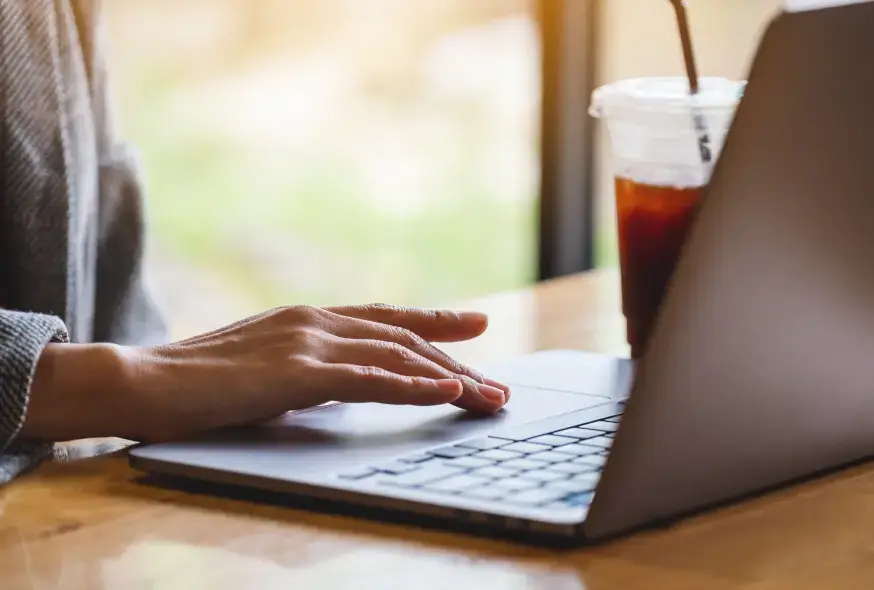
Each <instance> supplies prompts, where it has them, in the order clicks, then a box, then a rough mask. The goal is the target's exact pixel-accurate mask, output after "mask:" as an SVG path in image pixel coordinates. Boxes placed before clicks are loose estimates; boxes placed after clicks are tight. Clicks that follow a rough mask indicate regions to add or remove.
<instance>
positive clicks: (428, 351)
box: [331, 318, 510, 411]
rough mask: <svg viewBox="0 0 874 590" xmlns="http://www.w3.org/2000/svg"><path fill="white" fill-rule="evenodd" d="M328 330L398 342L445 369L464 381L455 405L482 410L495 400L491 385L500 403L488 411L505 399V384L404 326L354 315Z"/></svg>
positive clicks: (508, 389) (343, 335) (338, 333)
mask: <svg viewBox="0 0 874 590" xmlns="http://www.w3.org/2000/svg"><path fill="white" fill-rule="evenodd" d="M331 329H332V331H333V332H334V333H335V334H336V335H338V336H342V337H343V338H355V339H363V340H379V341H383V342H391V343H394V344H398V345H400V346H402V347H404V348H407V349H409V350H411V351H412V352H414V353H416V354H417V355H418V356H420V357H422V358H425V359H427V360H429V361H431V362H433V363H435V364H437V365H439V366H440V367H442V368H444V369H446V370H447V371H449V373H450V374H451V375H453V376H455V377H457V378H461V380H462V383H463V384H464V395H463V396H462V397H461V398H460V399H459V403H458V404H457V405H458V406H459V407H462V408H465V409H477V410H482V409H483V407H482V405H483V401H485V403H487V404H491V403H494V401H495V399H494V398H491V397H490V395H491V393H492V392H491V391H490V390H491V389H494V388H498V389H500V390H501V391H502V392H503V394H504V396H503V399H502V400H500V406H498V407H497V408H493V409H492V410H491V411H497V410H498V409H500V407H502V406H503V405H504V404H505V403H506V401H507V400H508V399H509V392H510V388H509V387H507V386H506V385H502V384H500V383H497V382H495V381H491V380H487V379H485V378H484V377H483V376H482V375H481V374H480V373H479V372H478V371H475V370H473V369H471V368H470V367H466V366H464V365H462V364H461V363H459V362H458V361H456V360H455V359H453V358H452V357H450V356H449V355H448V354H446V353H445V352H443V351H442V350H440V349H439V348H437V347H436V346H434V345H433V344H431V343H430V342H427V341H426V340H425V339H424V338H422V337H421V336H418V335H416V334H414V333H413V332H411V331H409V330H406V329H404V328H398V327H395V326H389V325H386V324H380V323H377V322H370V321H366V320H360V319H356V318H345V319H344V321H342V322H338V323H337V324H336V325H334V326H332V327H331Z"/></svg>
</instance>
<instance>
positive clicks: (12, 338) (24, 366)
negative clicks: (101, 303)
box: [0, 309, 67, 485]
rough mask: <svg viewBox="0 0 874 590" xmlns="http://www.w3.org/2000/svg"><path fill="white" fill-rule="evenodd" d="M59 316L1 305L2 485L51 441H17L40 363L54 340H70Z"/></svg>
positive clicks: (33, 461) (36, 458) (42, 452)
mask: <svg viewBox="0 0 874 590" xmlns="http://www.w3.org/2000/svg"><path fill="white" fill-rule="evenodd" d="M66 341H67V330H66V327H65V326H64V323H63V322H62V321H61V320H60V319H59V318H57V317H53V316H48V315H42V314H36V313H23V312H17V311H7V310H3V309H0V485H3V484H4V483H6V482H8V481H9V480H11V479H12V478H14V477H15V476H16V475H18V474H19V473H21V472H22V471H24V470H26V469H28V468H30V467H31V466H33V465H35V464H36V463H37V462H38V461H39V460H40V459H41V458H43V457H44V456H45V455H46V454H48V453H49V452H50V450H51V446H50V445H36V444H32V443H28V442H25V441H17V440H16V437H17V436H18V432H19V431H20V430H21V426H22V425H23V424H24V417H25V415H26V413H27V405H28V401H29V400H30V386H31V383H32V382H33V376H34V372H35V371H36V364H37V361H38V360H39V357H40V355H41V354H42V351H43V349H44V348H45V347H46V345H47V344H49V343H50V342H66Z"/></svg>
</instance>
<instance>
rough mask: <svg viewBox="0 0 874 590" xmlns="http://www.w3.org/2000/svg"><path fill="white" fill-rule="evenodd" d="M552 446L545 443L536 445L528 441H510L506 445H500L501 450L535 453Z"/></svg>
mask: <svg viewBox="0 0 874 590" xmlns="http://www.w3.org/2000/svg"><path fill="white" fill-rule="evenodd" d="M551 448H552V447H549V446H547V445H537V444H533V443H530V442H515V443H510V444H508V445H507V446H506V447H501V450H502V451H514V452H516V453H526V454H527V453H537V452H539V451H548V450H550V449H551Z"/></svg>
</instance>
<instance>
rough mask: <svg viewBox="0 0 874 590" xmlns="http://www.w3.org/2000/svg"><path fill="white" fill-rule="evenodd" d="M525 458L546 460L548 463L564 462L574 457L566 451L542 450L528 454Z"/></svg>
mask: <svg viewBox="0 0 874 590" xmlns="http://www.w3.org/2000/svg"><path fill="white" fill-rule="evenodd" d="M525 458H526V459H532V460H534V461H544V462H546V463H564V462H566V461H569V460H570V459H571V458H572V457H571V456H570V455H567V454H565V453H556V452H555V451H541V452H540V453H534V454H533V455H528V456H527V457H525Z"/></svg>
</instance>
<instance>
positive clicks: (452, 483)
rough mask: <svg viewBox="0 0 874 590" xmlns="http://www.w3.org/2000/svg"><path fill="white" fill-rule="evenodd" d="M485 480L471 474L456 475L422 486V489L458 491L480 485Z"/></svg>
mask: <svg viewBox="0 0 874 590" xmlns="http://www.w3.org/2000/svg"><path fill="white" fill-rule="evenodd" d="M487 481H488V480H486V479H483V478H482V477H475V476H473V475H456V476H454V477H447V478H445V479H441V480H439V481H437V482H434V483H432V484H428V485H426V486H423V489H426V490H429V491H437V492H460V491H461V490H464V489H466V488H472V487H474V486H480V485H482V484H484V483H486V482H487Z"/></svg>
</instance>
